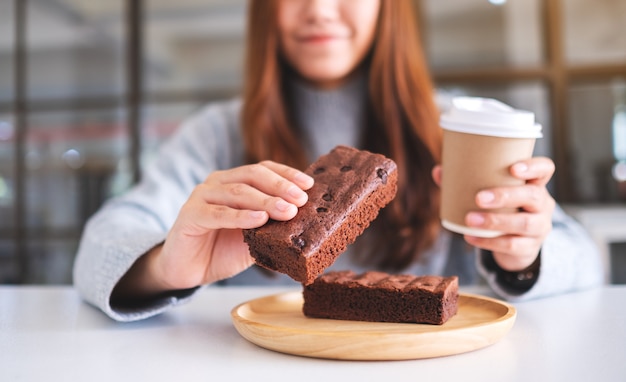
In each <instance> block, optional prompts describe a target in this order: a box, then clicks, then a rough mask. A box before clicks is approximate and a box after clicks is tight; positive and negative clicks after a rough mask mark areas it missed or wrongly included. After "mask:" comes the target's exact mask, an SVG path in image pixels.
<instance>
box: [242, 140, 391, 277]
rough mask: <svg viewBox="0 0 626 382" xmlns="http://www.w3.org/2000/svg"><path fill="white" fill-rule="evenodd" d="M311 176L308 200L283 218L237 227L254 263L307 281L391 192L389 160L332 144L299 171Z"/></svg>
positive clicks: (356, 233) (342, 248) (371, 217)
mask: <svg viewBox="0 0 626 382" xmlns="http://www.w3.org/2000/svg"><path fill="white" fill-rule="evenodd" d="M305 172H306V173H307V174H309V175H311V176H312V177H313V178H314V179H315V184H314V185H313V187H312V188H311V189H309V190H308V191H307V193H308V194H309V200H308V202H307V203H306V204H305V205H304V206H302V207H301V208H299V209H298V213H297V215H296V216H295V217H294V218H293V219H291V220H289V221H274V220H270V221H268V222H267V223H266V224H265V225H263V226H262V227H259V228H254V229H246V230H243V236H244V241H245V242H246V243H247V244H248V246H249V248H250V254H251V255H252V257H253V258H254V259H255V262H256V263H257V264H258V265H260V266H262V267H265V268H268V269H271V270H275V271H278V272H282V273H285V274H287V275H289V276H290V277H291V278H293V279H294V280H296V281H299V282H301V283H303V284H305V285H306V284H310V283H312V282H313V280H315V278H316V277H317V276H319V275H320V274H322V273H323V272H324V270H325V269H326V268H327V267H329V266H330V265H332V263H333V262H334V261H335V260H336V259H337V257H338V256H339V255H340V254H341V253H343V252H344V251H345V250H346V248H347V246H348V245H349V244H351V243H353V242H354V241H355V240H356V238H357V237H358V236H359V235H361V233H363V231H364V230H365V228H367V227H368V226H369V224H370V223H371V222H372V221H373V220H374V219H375V218H376V216H377V215H378V212H379V210H380V209H381V208H382V207H384V206H385V205H387V204H388V203H389V202H390V201H391V200H392V199H393V198H394V197H395V195H396V191H397V178H398V172H397V167H396V164H395V162H394V161H392V160H391V159H388V158H386V157H385V156H383V155H380V154H374V153H371V152H369V151H364V150H357V149H354V148H351V147H346V146H337V147H335V148H334V149H333V150H332V151H331V152H330V153H328V154H326V155H323V156H321V157H320V158H319V159H318V160H317V161H315V162H314V163H313V164H311V165H310V166H309V167H308V168H307V170H306V171H305Z"/></svg>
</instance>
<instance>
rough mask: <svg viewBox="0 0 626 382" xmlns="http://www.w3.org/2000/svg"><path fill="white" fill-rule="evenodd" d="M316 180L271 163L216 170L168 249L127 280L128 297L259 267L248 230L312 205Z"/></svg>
mask: <svg viewBox="0 0 626 382" xmlns="http://www.w3.org/2000/svg"><path fill="white" fill-rule="evenodd" d="M312 186H313V178H311V177H310V176H308V175H306V174H304V173H302V172H300V171H298V170H296V169H293V168H291V167H288V166H285V165H281V164H278V163H275V162H271V161H264V162H261V163H258V164H253V165H247V166H241V167H237V168H234V169H230V170H224V171H216V172H214V173H212V174H211V175H209V176H208V177H207V178H206V180H205V181H204V182H203V183H202V184H200V185H198V186H197V187H196V188H195V189H194V190H193V192H192V193H191V195H190V197H189V199H188V200H187V202H186V203H185V204H184V205H183V207H182V208H181V210H180V212H179V214H178V217H177V219H176V221H175V222H174V225H173V226H172V229H171V230H170V232H169V233H168V235H167V238H166V240H165V242H164V243H163V245H161V246H159V247H157V248H155V249H153V250H152V251H150V252H149V253H147V254H146V255H144V256H142V257H141V258H140V259H139V260H138V261H137V262H136V263H135V264H134V265H133V267H132V268H131V269H130V270H129V272H128V273H127V274H126V275H125V276H124V278H122V280H121V281H120V283H119V284H118V286H117V287H116V290H118V291H119V292H120V294H122V295H126V296H128V295H129V294H132V295H137V296H148V295H154V294H156V293H159V292H163V291H168V290H178V289H187V288H192V287H195V286H199V285H202V284H207V283H211V282H214V281H217V280H221V279H224V278H227V277H230V276H233V275H235V274H237V273H239V272H241V271H243V270H245V269H246V268H248V267H249V266H250V265H252V264H253V259H252V258H251V257H250V254H249V250H248V246H247V245H246V244H245V243H244V241H243V236H242V231H241V230H242V229H246V228H255V227H259V226H261V225H263V224H265V223H266V222H267V220H268V219H269V218H271V219H274V220H289V219H291V218H293V217H294V216H295V215H296V213H297V211H298V207H301V206H303V205H304V204H305V203H306V202H307V198H308V195H307V193H306V192H305V191H304V190H307V189H309V188H311V187H312Z"/></svg>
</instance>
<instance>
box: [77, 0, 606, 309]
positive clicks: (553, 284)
mask: <svg viewBox="0 0 626 382" xmlns="http://www.w3.org/2000/svg"><path fill="white" fill-rule="evenodd" d="M412 15H413V10H412V9H411V1H410V0H406V1H405V0H403V1H399V0H395V1H381V0H360V1H351V0H327V1H316V0H275V1H267V0H257V1H254V0H253V1H251V3H250V9H249V29H248V47H247V65H246V81H245V91H244V96H243V102H240V101H237V100H235V101H231V102H224V103H216V104H213V105H209V106H208V107H207V108H205V109H204V110H203V111H201V112H200V113H198V114H197V115H196V116H194V117H192V118H191V119H189V120H188V121H187V122H186V123H185V124H183V126H181V128H180V130H179V131H178V132H177V133H176V134H175V135H174V136H173V137H172V139H171V140H169V141H168V142H167V143H166V144H165V145H164V146H163V148H162V150H161V155H160V157H159V158H158V159H157V160H156V161H155V163H154V164H153V165H152V166H151V167H150V168H149V169H148V170H147V171H146V173H145V174H144V179H143V180H142V182H141V183H140V184H138V185H137V186H136V187H135V188H134V189H132V190H131V191H130V192H129V193H128V194H126V195H124V196H122V197H120V198H118V199H115V200H112V201H110V202H109V203H107V204H106V205H105V206H104V207H103V208H102V210H101V211H99V212H98V213H97V214H96V215H95V216H94V217H93V218H92V219H91V220H90V221H89V223H88V224H87V226H86V229H85V232H84V237H83V239H82V242H81V246H80V248H79V253H78V256H77V259H76V264H75V270H74V276H75V284H76V286H77V288H78V290H79V291H80V292H81V294H82V296H83V297H84V298H85V299H86V300H87V301H89V302H91V303H92V304H94V305H96V306H98V307H100V308H101V309H102V310H103V311H104V312H106V313H107V314H108V315H110V316H111V317H113V318H114V319H117V320H126V321H127V320H134V319H140V318H144V317H147V316H150V315H153V314H157V313H159V312H161V311H163V310H164V309H167V308H168V307H169V306H172V305H175V304H177V303H179V302H181V301H185V300H186V299H188V298H189V297H190V296H192V295H193V293H194V292H195V291H196V290H197V289H198V287H199V286H201V285H207V284H212V283H215V282H217V281H219V280H223V281H222V282H224V283H226V284H233V283H235V284H238V283H257V282H266V283H268V282H285V281H286V277H284V275H274V276H268V275H267V274H265V273H267V272H260V271H259V270H258V269H256V268H255V267H252V268H250V266H251V265H252V264H253V261H252V259H251V257H250V256H249V252H248V248H247V246H246V245H245V244H244V243H243V241H242V234H241V229H245V228H253V227H259V226H261V225H263V224H264V223H265V222H266V221H267V220H268V219H270V218H271V219H275V220H288V219H291V218H293V217H294V216H295V214H296V213H297V210H298V207H301V206H302V205H304V204H305V203H306V201H307V194H306V193H305V190H307V189H308V188H310V187H311V186H312V184H313V180H312V179H311V178H310V177H308V176H307V175H305V174H304V173H302V172H301V171H300V170H301V169H303V168H304V167H305V166H306V164H307V163H309V162H310V161H312V160H314V159H315V158H317V156H319V155H321V154H323V153H326V152H327V151H329V150H330V149H331V148H332V147H334V146H335V145H337V144H346V145H351V146H357V147H361V148H365V149H368V150H371V151H376V152H380V153H383V154H385V155H387V156H389V157H391V158H393V159H394V160H395V161H396V163H397V164H398V168H399V190H398V194H397V197H396V199H395V200H394V201H393V202H392V203H391V204H390V205H389V206H388V207H387V208H385V209H384V210H383V211H382V212H381V215H380V216H379V218H378V219H377V220H376V221H375V222H374V223H373V225H372V227H371V228H370V229H369V230H367V231H366V233H365V234H364V235H363V236H362V237H361V238H359V240H358V241H357V243H356V244H355V246H354V248H351V249H350V250H349V251H348V252H347V253H346V254H343V255H342V256H340V257H339V259H338V261H337V263H336V264H335V265H334V267H335V268H348V267H350V268H355V269H367V268H379V269H382V270H388V271H395V272H400V271H402V272H415V273H432V274H435V273H439V274H457V275H459V276H460V279H461V281H462V282H464V283H471V282H476V281H477V274H476V270H477V269H478V270H479V271H481V272H482V274H483V276H484V277H485V278H486V279H487V281H488V282H489V284H490V285H491V286H492V287H493V288H494V290H495V291H496V292H498V293H499V294H500V295H501V296H502V297H504V298H509V299H520V298H533V297H539V296H545V295H549V294H554V293H561V292H566V291H571V290H576V289H581V288H585V287H589V286H592V285H595V284H599V283H600V282H601V272H600V265H599V261H598V256H597V252H596V251H595V249H594V248H593V246H592V244H591V241H590V240H589V238H588V237H587V235H586V234H585V233H584V232H583V231H582V230H581V228H580V227H579V226H578V225H576V224H575V222H574V221H573V220H571V219H569V218H568V217H566V216H565V215H563V213H562V212H561V211H560V210H559V209H556V210H555V209H554V206H555V203H554V200H553V199H552V198H551V197H550V195H549V193H548V192H547V190H546V187H545V186H546V183H547V182H548V181H549V179H550V178H551V176H552V173H553V171H554V165H553V163H552V161H550V160H549V159H547V158H533V159H530V160H528V161H524V162H521V163H517V164H515V165H514V166H512V168H511V173H512V174H513V175H514V176H516V177H518V178H521V179H524V180H525V181H526V184H525V185H523V186H520V187H512V188H496V189H491V190H484V191H482V192H480V193H479V194H478V195H477V202H478V203H479V205H480V206H481V207H484V208H487V209H488V208H496V207H502V206H508V207H515V208H517V209H518V210H519V212H518V213H514V214H496V213H478V212H475V213H470V214H468V216H467V223H468V224H469V225H472V226H476V227H482V228H487V229H497V230H500V231H504V232H506V233H507V234H505V235H503V236H500V237H498V238H492V239H484V238H476V237H469V236H466V237H465V238H461V237H459V236H456V235H451V234H450V233H448V232H444V231H442V230H441V229H440V223H439V219H438V211H439V190H438V186H437V183H438V180H439V179H440V170H439V167H438V166H437V163H438V162H439V159H440V149H441V130H440V128H439V126H438V111H437V109H436V107H435V105H434V102H433V98H434V97H433V88H432V84H431V83H430V80H429V76H428V73H427V69H426V65H425V63H424V60H423V58H422V55H421V52H420V49H419V40H418V36H417V30H416V26H415V24H414V21H413V18H412ZM463 239H464V240H465V242H463ZM376 244H378V245H376ZM467 244H470V245H471V246H473V247H475V248H481V249H482V250H483V251H482V253H481V255H480V256H475V255H474V251H473V249H472V247H471V246H469V245H467ZM468 249H469V251H468ZM466 252H470V253H466ZM476 260H478V261H476ZM475 262H476V264H474V263H475ZM476 265H477V266H476ZM244 271H245V272H244Z"/></svg>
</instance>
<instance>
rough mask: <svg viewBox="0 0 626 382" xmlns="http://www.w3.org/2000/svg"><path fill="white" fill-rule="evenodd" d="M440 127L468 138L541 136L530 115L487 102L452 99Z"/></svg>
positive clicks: (500, 103) (538, 127)
mask: <svg viewBox="0 0 626 382" xmlns="http://www.w3.org/2000/svg"><path fill="white" fill-rule="evenodd" d="M440 123H441V127H443V128H444V129H446V130H451V131H457V132H461V133H468V134H478V135H489V136H494V137H506V138H541V137H542V136H543V135H542V134H541V125H540V124H538V123H535V115H534V114H533V113H532V112H530V111H525V110H517V109H514V108H512V107H510V106H509V105H506V104H504V103H502V102H500V101H498V100H495V99H491V98H480V97H455V98H454V99H453V100H452V107H451V108H450V110H449V111H448V112H447V113H445V114H444V115H442V116H441V121H440Z"/></svg>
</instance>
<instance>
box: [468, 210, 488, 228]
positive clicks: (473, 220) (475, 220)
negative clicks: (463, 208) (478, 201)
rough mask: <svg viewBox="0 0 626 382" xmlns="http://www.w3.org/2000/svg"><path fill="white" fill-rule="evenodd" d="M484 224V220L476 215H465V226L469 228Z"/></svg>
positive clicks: (471, 213)
mask: <svg viewBox="0 0 626 382" xmlns="http://www.w3.org/2000/svg"><path fill="white" fill-rule="evenodd" d="M484 223H485V218H484V217H483V216H482V215H481V214H478V213H475V212H470V213H469V214H467V224H468V225H470V226H476V227H477V226H481V225H483V224H484Z"/></svg>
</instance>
